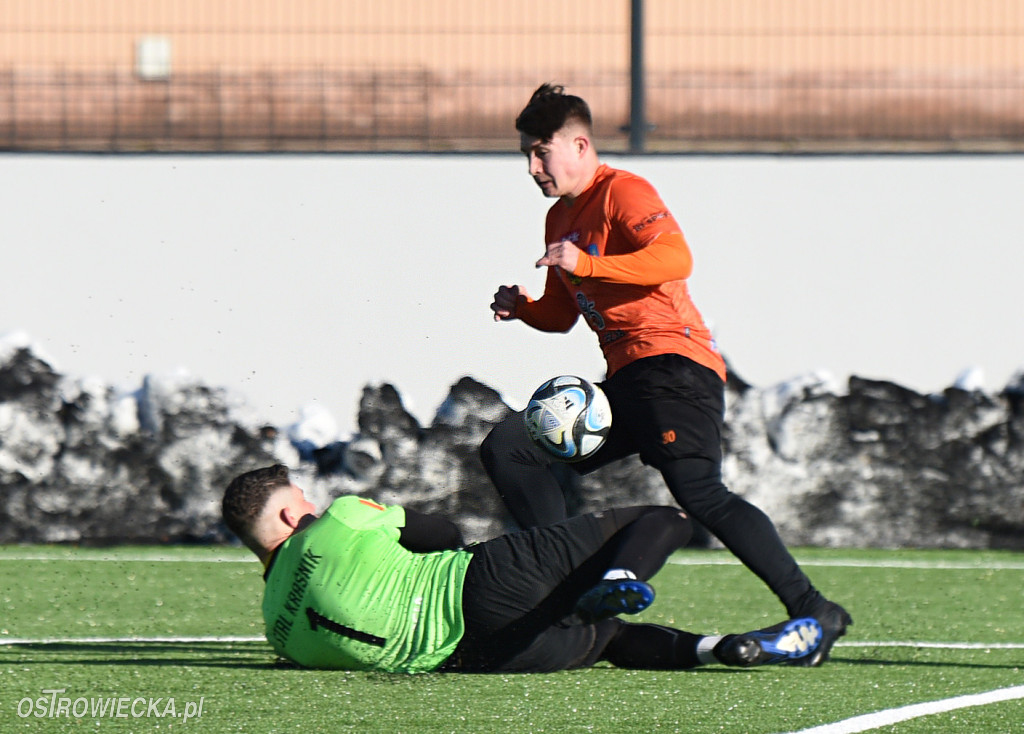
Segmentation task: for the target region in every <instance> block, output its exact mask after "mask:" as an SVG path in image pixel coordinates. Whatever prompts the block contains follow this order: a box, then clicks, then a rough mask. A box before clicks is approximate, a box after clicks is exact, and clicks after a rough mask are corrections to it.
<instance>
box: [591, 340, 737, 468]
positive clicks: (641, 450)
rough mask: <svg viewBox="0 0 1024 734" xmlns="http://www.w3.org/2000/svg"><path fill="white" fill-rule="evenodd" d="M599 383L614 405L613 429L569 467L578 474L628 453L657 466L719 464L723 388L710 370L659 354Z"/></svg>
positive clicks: (693, 363)
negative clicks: (685, 462)
mask: <svg viewBox="0 0 1024 734" xmlns="http://www.w3.org/2000/svg"><path fill="white" fill-rule="evenodd" d="M599 384H600V386H601V388H602V389H603V390H604V392H605V394H606V395H607V396H608V402H609V403H610V404H611V407H612V428H611V431H610V432H609V434H608V439H607V440H606V441H605V444H604V446H602V447H601V449H600V450H599V451H598V452H597V453H596V454H594V455H593V456H592V457H590V458H589V459H585V460H583V461H581V462H578V463H576V464H572V467H573V468H574V469H575V470H576V471H577V472H579V473H580V474H587V473H589V472H591V471H593V470H594V469H597V468H599V467H601V466H604V465H605V464H609V463H611V462H613V461H617V460H618V459H621V458H623V457H626V456H630V455H632V454H639V455H640V459H641V460H642V461H643V462H644V463H645V464H650V465H651V466H653V467H656V468H657V467H659V466H661V465H662V464H664V463H665V462H667V461H674V460H676V459H687V458H694V457H696V458H703V459H709V460H711V461H713V462H715V463H716V464H719V463H721V461H722V426H723V421H724V416H725V385H724V383H723V382H722V379H721V378H720V377H719V376H718V373H716V372H715V371H714V370H712V369H710V368H708V367H705V366H703V365H700V364H697V363H696V362H694V361H693V360H691V359H688V358H687V357H683V356H682V355H679V354H659V355H656V356H654V357H644V358H643V359H638V360H637V361H635V362H632V363H630V364H628V365H626V366H625V367H623V368H622V369H621V370H619V371H618V372H616V373H615V374H614V375H612V376H611V377H610V378H609V379H607V380H605V381H604V382H601V383H599Z"/></svg>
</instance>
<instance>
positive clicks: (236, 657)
mask: <svg viewBox="0 0 1024 734" xmlns="http://www.w3.org/2000/svg"><path fill="white" fill-rule="evenodd" d="M83 656H85V657H83ZM5 658H17V663H18V664H19V665H133V666H138V665H154V666H159V665H176V666H180V665H191V666H197V667H213V668H250V669H256V670H269V669H273V668H288V667H294V666H292V664H291V663H287V662H279V661H278V660H277V659H276V658H275V657H274V653H273V652H272V651H271V650H270V648H269V647H268V646H267V645H266V643H260V642H248V643H247V642H234V643H219V642H202V643H187V642H20V643H14V644H9V645H4V646H0V660H3V659H5ZM255 658H263V659H264V660H265V662H259V661H257V660H256V659H255Z"/></svg>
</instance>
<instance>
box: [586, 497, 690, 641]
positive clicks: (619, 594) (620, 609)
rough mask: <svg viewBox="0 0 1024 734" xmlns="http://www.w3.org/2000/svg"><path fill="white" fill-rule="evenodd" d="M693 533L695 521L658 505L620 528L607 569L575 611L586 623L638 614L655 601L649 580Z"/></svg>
mask: <svg viewBox="0 0 1024 734" xmlns="http://www.w3.org/2000/svg"><path fill="white" fill-rule="evenodd" d="M692 534H693V524H692V523H691V522H690V520H689V518H688V517H686V515H685V514H684V513H682V512H680V511H679V510H677V509H675V508H671V507H655V508H651V510H650V511H648V512H645V513H644V514H643V515H641V516H640V517H638V518H637V519H636V520H634V521H633V522H631V523H630V524H629V525H628V526H626V527H625V528H623V529H622V530H620V531H619V532H618V533H617V534H616V536H615V537H614V538H612V540H611V541H610V542H609V544H608V545H609V546H610V547H611V548H613V551H612V555H611V556H610V558H609V560H608V570H607V571H605V573H604V575H603V576H602V578H601V580H600V581H599V582H597V583H596V584H595V585H594V586H592V587H591V588H590V589H589V590H587V591H585V592H584V593H583V594H582V595H581V596H580V598H579V600H578V601H577V602H576V613H577V614H579V615H580V617H581V618H582V619H583V620H584V621H587V622H597V621H599V620H602V619H607V618H608V617H613V616H615V615H618V614H636V613H637V612H640V611H643V610H644V609H646V608H647V607H648V606H650V605H651V603H652V602H653V601H654V589H653V588H651V586H650V585H649V584H647V583H646V581H647V579H649V578H651V577H652V576H654V574H655V573H657V572H658V570H659V569H660V568H661V567H662V566H663V565H664V563H665V561H666V560H667V559H668V555H669V554H670V553H672V552H673V551H674V550H676V549H678V548H682V547H683V546H685V545H686V543H687V542H688V541H689V539H690V536H691V535H692Z"/></svg>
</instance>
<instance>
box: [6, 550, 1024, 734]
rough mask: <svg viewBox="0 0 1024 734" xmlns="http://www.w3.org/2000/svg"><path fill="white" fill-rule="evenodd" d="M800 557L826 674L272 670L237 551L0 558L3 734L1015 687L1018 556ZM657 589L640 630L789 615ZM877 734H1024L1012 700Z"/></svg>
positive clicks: (732, 582)
mask: <svg viewBox="0 0 1024 734" xmlns="http://www.w3.org/2000/svg"><path fill="white" fill-rule="evenodd" d="M796 555H797V557H798V559H799V560H800V561H801V563H802V565H803V566H804V568H805V570H806V571H807V572H808V574H809V575H810V576H811V578H812V579H813V580H814V581H815V583H816V585H818V586H819V588H821V589H822V591H824V592H825V593H826V594H827V595H828V596H830V597H832V598H834V599H836V600H837V601H839V602H840V603H842V604H843V605H844V606H846V607H847V608H848V609H849V610H850V612H851V613H852V614H853V616H854V620H855V623H854V625H853V627H851V628H850V631H849V634H848V635H847V636H846V637H845V638H843V640H842V641H841V643H842V644H841V645H840V646H837V647H836V649H835V650H834V652H833V659H832V661H830V662H829V663H828V664H826V665H825V666H823V667H821V668H816V669H805V668H796V667H789V666H770V667H762V668H757V669H751V670H735V669H729V668H724V667H721V666H709V667H705V668H701V669H698V670H695V671H679V672H665V671H630V670H619V669H615V668H612V667H608V666H599V667H597V668H593V669H590V670H584V671H570V672H564V673H556V674H548V675H477V676H473V675H457V674H449V675H440V674H427V675H418V676H406V675H385V674H368V673H347V672H328V671H307V670H299V669H295V668H292V667H287V666H282V665H279V664H278V663H277V661H276V660H275V657H274V655H273V654H272V653H271V651H270V649H269V647H268V646H267V645H266V643H265V642H262V641H259V640H255V639H253V638H257V637H260V636H261V635H262V629H263V626H262V620H261V618H260V614H259V603H260V594H261V586H262V580H261V576H260V572H261V568H260V566H259V564H258V563H257V562H256V561H255V559H254V558H252V557H251V556H250V555H248V553H247V552H246V551H243V550H239V549H230V548H203V547H187V548H175V547H165V548H133V547H128V548H116V549H102V550H101V549H78V548H72V547H52V546H47V547H37V546H32V547H29V546H25V547H6V548H0V590H2V591H0V594H2V600H3V607H2V608H3V616H2V618H0V732H8V731H12V732H13V731H39V732H62V731H75V732H81V731H101V732H103V731H197V732H199V731H203V732H235V731H237V732H284V731H302V732H308V731H323V732H345V731H353V732H388V733H389V734H395V733H396V732H410V733H412V732H459V733H462V732H480V733H484V734H490V733H492V732H515V733H516V734H522V733H524V732H553V733H559V734H561V733H563V732H597V733H600V732H608V733H609V734H621V733H623V732H630V733H633V732H636V733H646V732H740V733H743V734H759V733H762V732H763V733H766V734H767V733H771V732H790V731H799V730H801V729H806V728H810V727H814V726H819V725H825V724H830V723H833V722H837V721H841V720H844V719H848V718H850V717H854V716H859V715H863V714H869V713H872V712H876V711H882V710H886V709H891V708H894V707H900V706H909V705H913V704H919V703H922V702H929V701H938V700H942V699H948V698H950V697H953V696H958V695H963V694H974V693H981V692H985V691H992V690H996V689H1001V688H1007V687H1011V686H1020V685H1021V684H1024V675H1022V669H1024V649H1022V648H1021V643H1024V554H1020V553H1008V552H1007V553H1004V552H972V551H898V552H896V551H849V550H821V549H813V550H798V551H796ZM653 583H654V585H655V587H656V589H657V592H658V597H657V599H656V601H655V603H654V605H653V606H652V607H651V608H650V609H649V610H647V612H645V613H644V614H643V615H640V616H639V617H638V618H637V619H640V620H643V621H649V622H656V623H660V624H670V625H674V626H679V627H683V628H686V629H689V630H691V631H695V632H709V633H711V632H739V631H744V630H747V629H753V628H757V627H761V626H764V625H766V624H770V623H773V622H775V621H778V620H779V619H781V618H782V617H783V616H784V615H783V611H782V608H781V606H780V605H779V604H778V602H777V601H776V600H775V598H774V597H773V596H772V595H771V594H770V592H768V591H767V589H766V588H765V587H764V586H763V585H762V584H761V582H760V581H758V580H757V579H756V578H754V577H753V576H752V575H751V574H750V572H749V571H747V570H746V569H745V568H743V567H742V566H740V565H738V564H736V563H735V562H734V561H733V560H732V558H731V556H730V555H729V554H728V553H725V552H721V551H686V552H682V553H679V554H677V555H675V556H673V558H672V560H671V562H670V563H669V564H668V565H667V566H666V567H665V568H664V569H663V570H662V572H661V573H659V575H658V576H657V577H656V578H655V579H654V581H653ZM133 638H139V639H133ZM213 638H220V639H213ZM12 641H13V644H12ZM951 643H958V644H962V643H968V644H974V645H976V647H967V648H963V647H958V646H954V645H952V644H951ZM926 645H935V646H934V647H929V646H926ZM1000 646H1002V647H1000ZM54 690H57V691H62V692H60V693H56V694H55V693H48V694H47V693H44V691H54ZM61 697H65V698H67V699H70V700H71V701H72V702H74V701H76V700H78V699H82V701H84V702H86V703H88V704H89V705H94V704H95V702H99V703H102V702H103V701H108V700H109V701H113V704H112V706H113V705H116V703H117V699H127V701H128V703H125V704H122V705H121V709H120V710H121V712H122V713H123V714H124V715H123V716H121V717H117V716H114V715H112V714H113V713H114V712H115V710H116V709H114V708H111V709H108V711H107V713H106V715H104V716H95V715H92V714H91V713H90V714H87V715H84V716H79V717H76V716H74V715H73V712H69V715H61V716H54V717H51V716H49V709H48V707H47V706H43V705H41V704H39V703H37V702H35V699H39V698H45V699H46V701H49V700H51V699H57V698H61ZM170 699H174V701H173V705H174V712H173V713H174V714H176V715H171V714H172V712H171V711H170V709H169V708H168V707H169V705H170ZM26 700H28V702H27V703H26ZM154 701H156V703H154ZM200 702H201V703H202V711H201V715H198V714H199V711H198V705H199V703H200ZM44 703H45V702H44ZM133 704H134V709H132V708H131V706H132V705H133ZM85 705H86V704H85V703H82V702H79V703H78V706H79V711H81V710H82V707H83V706H85ZM19 706H20V707H21V708H20V709H19ZM188 707H191V708H190V709H189V710H191V712H192V714H193V717H192V718H191V720H185V719H184V717H183V716H182V714H184V713H185V711H186V709H187V708H188ZM19 710H20V712H21V713H25V712H29V711H31V713H30V715H28V716H25V717H23V716H20V715H19ZM157 713H160V714H162V715H157ZM36 714H45V715H36ZM875 730H876V731H885V732H897V733H898V734H909V733H914V734H916V733H918V732H948V731H964V732H999V733H1001V732H1020V731H1024V699H1021V698H1016V699H1014V700H1010V701H1005V702H1001V703H989V704H986V705H983V706H976V707H971V708H960V709H957V710H954V711H950V712H945V713H936V714H932V715H928V716H922V717H917V718H914V719H911V720H909V721H905V722H903V723H897V724H892V725H887V726H884V727H882V728H878V729H875Z"/></svg>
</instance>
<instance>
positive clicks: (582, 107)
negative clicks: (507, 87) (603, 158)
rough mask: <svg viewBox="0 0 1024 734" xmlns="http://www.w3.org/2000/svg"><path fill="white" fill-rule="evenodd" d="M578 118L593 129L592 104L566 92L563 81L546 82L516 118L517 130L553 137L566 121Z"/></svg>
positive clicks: (544, 138)
mask: <svg viewBox="0 0 1024 734" xmlns="http://www.w3.org/2000/svg"><path fill="white" fill-rule="evenodd" d="M570 122H578V123H580V124H582V125H584V126H586V128H587V132H590V131H591V128H592V127H593V124H594V121H593V118H592V117H591V115H590V107H588V106H587V103H586V102H584V101H583V99H581V98H580V97H577V96H575V95H573V94H566V93H565V87H563V86H562V85H561V84H548V83H544V84H541V85H540V86H539V87H537V91H536V92H534V93H533V96H532V97H530V101H529V102H527V103H526V107H524V108H523V111H522V112H520V113H519V117H517V118H516V130H518V131H519V132H521V133H523V134H525V135H529V136H530V137H532V138H537V139H538V140H551V138H552V137H554V134H555V133H557V132H558V131H559V130H561V129H562V128H563V127H565V125H566V124H567V123H570Z"/></svg>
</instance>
